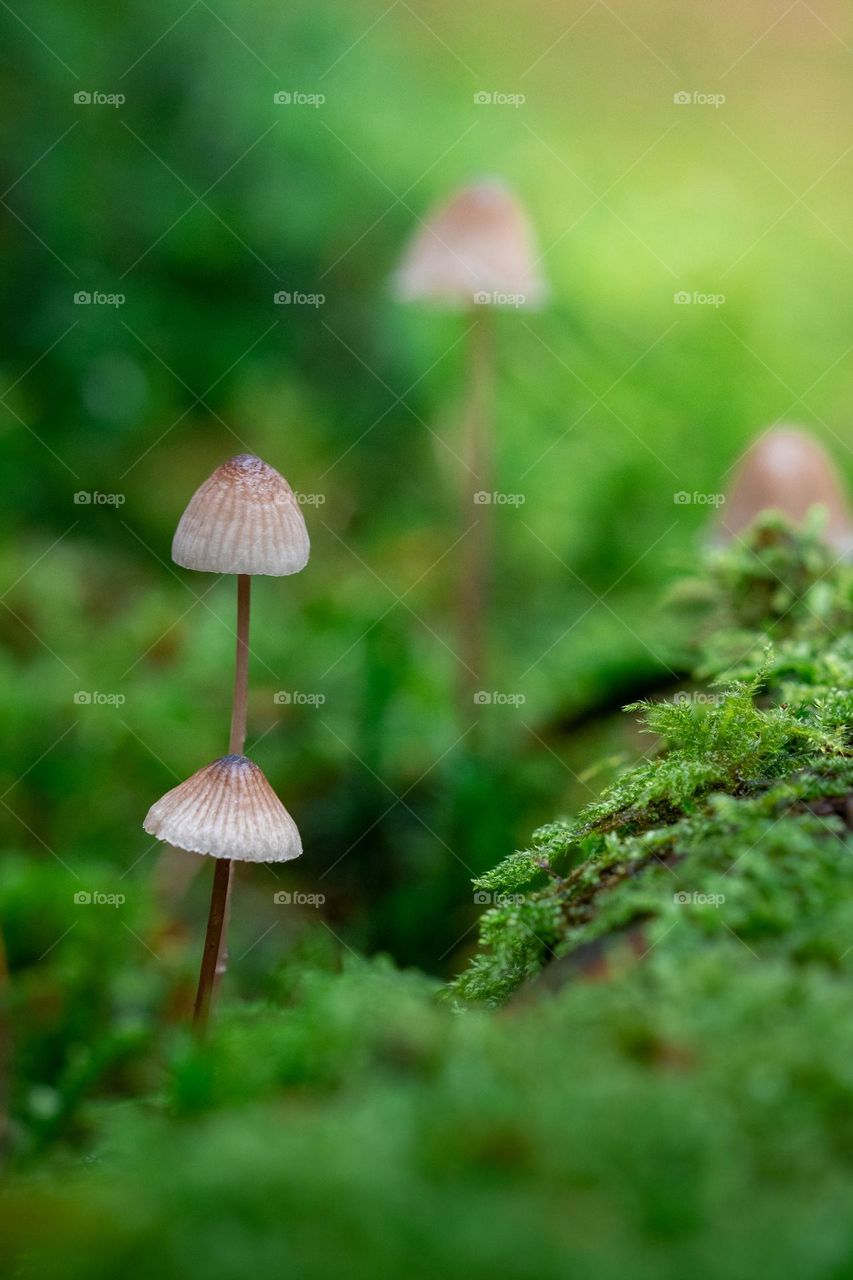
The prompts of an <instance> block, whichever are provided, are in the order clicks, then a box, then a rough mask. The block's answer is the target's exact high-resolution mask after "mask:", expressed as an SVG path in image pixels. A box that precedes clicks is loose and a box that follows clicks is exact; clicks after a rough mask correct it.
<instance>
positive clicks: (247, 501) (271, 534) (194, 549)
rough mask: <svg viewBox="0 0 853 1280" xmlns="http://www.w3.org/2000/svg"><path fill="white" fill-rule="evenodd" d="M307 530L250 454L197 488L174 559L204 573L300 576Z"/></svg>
mask: <svg viewBox="0 0 853 1280" xmlns="http://www.w3.org/2000/svg"><path fill="white" fill-rule="evenodd" d="M309 551H310V543H309V541H308V530H307V529H306V528H305V520H304V519H303V516H302V511H301V508H300V507H299V504H298V502H297V501H296V498H295V497H294V493H293V490H292V489H291V487H290V485H289V484H288V483H287V481H286V480H285V478H284V476H281V475H279V473H278V472H277V471H276V470H275V468H274V467H270V466H268V465H267V463H266V462H262V461H261V459H260V458H256V457H255V456H254V454H251V453H240V454H238V455H237V456H236V457H235V458H229V460H228V461H227V462H223V464H222V466H221V467H217V468H216V470H215V471H214V473H213V475H212V476H210V478H209V479H208V480H205V482H204V484H203V485H201V486H200V487H199V488H198V489H196V491H195V493H194V494H193V496H192V497H191V498H190V501H189V504H188V506H187V509H186V511H185V512H184V514H183V515H182V516H181V520H180V523H179V524H178V528H177V530H176V532H175V537H174V540H173V542H172V559H173V560H174V561H175V564H179V565H182V566H183V568H185V569H199V570H201V572H202V573H237V574H240V573H245V574H267V575H269V576H271V577H283V576H284V575H285V574H289V573H298V572H299V570H300V569H304V568H305V566H306V564H307V563H308V553H309Z"/></svg>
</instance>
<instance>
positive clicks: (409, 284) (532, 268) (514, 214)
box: [394, 178, 547, 308]
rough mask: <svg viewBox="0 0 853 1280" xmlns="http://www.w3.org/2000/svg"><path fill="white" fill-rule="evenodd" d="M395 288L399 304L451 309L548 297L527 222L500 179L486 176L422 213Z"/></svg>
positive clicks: (523, 302)
mask: <svg viewBox="0 0 853 1280" xmlns="http://www.w3.org/2000/svg"><path fill="white" fill-rule="evenodd" d="M394 286H395V290H396V292H397V294H398V296H399V297H400V298H402V299H403V300H404V301H429V302H436V303H441V304H443V305H445V306H448V307H452V308H460V307H470V306H471V305H472V304H473V303H478V302H479V303H486V302H490V303H492V305H497V306H500V305H511V306H536V305H537V304H539V303H541V302H542V301H544V299H545V297H546V294H547V288H546V285H545V281H544V279H543V276H542V274H541V272H540V270H539V266H538V263H537V261H536V255H535V250H534V238H533V231H532V228H531V225H530V220H529V219H528V217H527V214H526V213H525V211H524V209H523V208H522V206H521V205H520V204H519V202H518V201H517V200H516V198H515V196H514V195H513V194H512V192H511V191H510V189H509V188H508V187H507V186H506V184H505V183H504V182H502V181H500V180H499V179H491V178H490V179H484V180H482V181H479V182H473V183H471V184H470V185H468V186H466V187H463V188H462V190H461V191H458V192H457V193H456V195H454V196H453V197H452V198H451V199H450V200H448V201H446V202H445V203H443V204H441V205H439V206H437V207H436V208H435V209H433V210H432V211H431V212H430V213H429V214H428V216H427V218H426V219H425V221H424V222H422V223H421V226H420V227H419V229H418V231H417V232H416V233H415V235H414V236H413V238H412V240H411V242H410V244H409V247H408V249H407V250H406V252H405V254H404V256H403V260H402V262H401V264H400V267H399V269H398V271H397V273H396V275H395V277H394Z"/></svg>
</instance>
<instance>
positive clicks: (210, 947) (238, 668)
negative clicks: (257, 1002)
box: [193, 573, 252, 1034]
mask: <svg viewBox="0 0 853 1280" xmlns="http://www.w3.org/2000/svg"><path fill="white" fill-rule="evenodd" d="M251 584H252V579H251V578H250V576H249V575H248V574H246V573H241V574H239V575H238V577H237V656H236V660H235V663H234V697H233V701H232V704H231V736H230V738H229V741H228V751H229V754H230V755H232V756H240V755H242V754H243V748H244V746H245V745H246V709H247V705H248V701H249V607H250V601H251ZM233 871H234V864H233V862H232V861H231V859H230V858H217V859H216V867H215V869H214V872H213V889H212V891H211V894H210V910H209V912H208V916H207V933H206V934H205V939H204V953H203V955H202V958H201V972H200V974H199V979H198V993H197V995H196V1001H195V1012H194V1014H193V1025H194V1026H195V1028H196V1031H197V1032H198V1033H199V1034H203V1033H204V1030H205V1027H206V1026H207V1015H208V1011H209V1009H210V1000H211V996H212V995H213V991H214V989H215V987H216V986H217V984H218V983H219V981H220V980H221V978H222V975H223V974H224V973H225V971H226V969H227V968H228V942H227V934H228V921H229V918H230V915H231V881H232V878H233Z"/></svg>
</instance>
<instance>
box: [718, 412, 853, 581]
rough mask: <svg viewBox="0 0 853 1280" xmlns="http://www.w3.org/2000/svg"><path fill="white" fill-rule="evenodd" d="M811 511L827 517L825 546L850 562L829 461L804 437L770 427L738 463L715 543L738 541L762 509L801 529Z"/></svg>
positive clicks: (837, 483)
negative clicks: (821, 513) (734, 539)
mask: <svg viewBox="0 0 853 1280" xmlns="http://www.w3.org/2000/svg"><path fill="white" fill-rule="evenodd" d="M813 507H822V508H823V509H824V511H825V513H826V525H825V526H824V537H825V539H826V541H827V542H828V543H829V545H830V546H832V547H834V548H835V550H836V551H837V552H839V554H841V555H844V556H846V557H849V556H850V555H851V553H853V520H851V516H850V506H849V503H848V500H847V494H846V493H845V490H844V486H843V483H842V480H841V478H840V476H839V474H838V471H837V469H836V467H835V465H834V463H833V461H832V459H831V458H830V456H829V454H828V453H827V452H826V450H825V449H824V447H823V445H822V444H820V442H819V441H818V440H816V439H815V438H814V436H812V435H810V434H809V433H808V432H807V431H803V430H801V429H800V428H798V427H790V426H784V427H773V428H772V429H770V430H769V431H765V432H764V434H763V435H762V436H760V437H759V438H758V439H757V440H756V441H754V442H753V444H751V445H750V447H749V448H748V449H747V451H746V453H745V454H744V455H743V457H742V458H741V460H740V463H739V464H738V467H737V471H736V472H735V476H734V479H733V481H732V484H731V486H730V489H729V493H728V497H727V500H726V503H725V506H724V507H723V508H722V511H721V515H720V519H719V526H718V530H717V539H718V540H719V541H722V542H729V541H731V539H732V538H736V537H738V536H739V535H740V534H741V533H742V532H743V531H744V530H745V529H746V528H748V527H749V525H751V524H752V522H753V520H754V519H755V518H756V516H757V515H758V514H759V512H761V511H764V510H765V509H767V508H772V509H773V510H775V511H779V512H781V513H782V515H783V516H785V517H786V518H787V519H788V520H790V521H791V522H792V523H794V524H801V523H802V522H803V520H805V518H806V516H807V515H808V513H809V511H810V510H811V509H812V508H813Z"/></svg>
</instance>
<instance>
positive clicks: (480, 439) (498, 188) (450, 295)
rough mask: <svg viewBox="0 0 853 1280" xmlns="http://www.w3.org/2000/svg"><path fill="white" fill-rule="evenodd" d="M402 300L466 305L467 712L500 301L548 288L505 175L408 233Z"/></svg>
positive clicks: (485, 588) (475, 650) (482, 602)
mask: <svg viewBox="0 0 853 1280" xmlns="http://www.w3.org/2000/svg"><path fill="white" fill-rule="evenodd" d="M394 284H395V289H396V292H397V295H398V296H399V297H400V298H401V299H402V300H404V301H412V302H423V303H432V304H434V305H437V306H440V307H444V308H445V309H448V310H454V311H464V312H466V313H467V317H468V320H469V328H468V334H467V338H468V345H467V362H468V380H469V403H468V410H467V413H466V417H465V428H464V440H463V448H462V461H463V464H464V466H465V469H466V471H467V473H468V475H467V477H464V478H463V480H462V483H461V485H460V497H461V505H462V521H463V524H462V527H463V529H467V528H468V526H469V524H470V522H471V517H472V515H473V517H474V527H473V528H472V530H471V534H470V536H469V537H468V538H466V540H465V542H464V543H463V549H462V563H461V574H460V579H461V581H460V586H459V606H458V617H459V645H460V654H459V657H460V662H461V680H460V700H461V703H462V706H463V710H464V713H465V715H466V718H467V717H469V716H470V715H471V714H472V713H473V704H474V692H475V691H476V690H477V689H478V688H480V687H482V685H483V684H484V683H485V677H486V670H485V664H486V652H485V650H486V643H487V631H488V627H487V619H488V609H489V604H488V596H489V586H490V578H491V556H492V553H491V536H490V533H491V529H490V526H491V519H490V512H491V505H492V499H493V485H494V478H493V456H492V455H493V439H492V436H493V430H492V421H491V420H492V415H493V396H494V389H493V388H494V366H495V355H494V344H493V334H492V325H491V323H490V322H491V316H490V314H489V312H490V311H491V309H492V308H494V307H515V308H518V307H535V306H537V305H539V304H540V303H541V302H542V301H543V300H544V299H545V296H546V293H547V289H546V285H545V282H544V279H543V277H542V274H541V272H540V270H539V259H538V258H537V256H536V252H535V249H534V238H533V232H532V229H531V226H530V221H529V219H528V217H527V215H526V213H525V211H524V209H523V208H522V206H521V205H520V204H519V202H518V201H517V200H516V198H515V196H514V195H513V194H512V192H511V191H510V190H509V188H508V187H507V186H506V184H505V183H503V182H502V181H500V180H497V179H486V180H482V181H479V182H474V183H471V184H470V185H468V186H466V187H464V188H463V189H462V190H461V191H459V192H457V194H456V195H454V196H453V197H452V198H451V199H450V200H448V201H447V202H446V203H444V204H442V205H440V206H439V207H438V208H436V209H434V210H433V211H432V212H431V213H430V214H429V215H428V216H427V218H426V220H425V221H424V222H422V223H421V226H420V228H419V230H418V231H417V233H416V234H415V235H414V237H413V238H412V241H411V243H410V244H409V247H408V249H407V250H406V253H405V254H404V257H403V260H402V262H401V264H400V267H399V269H398V271H397V273H396V275H395V277H394Z"/></svg>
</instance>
